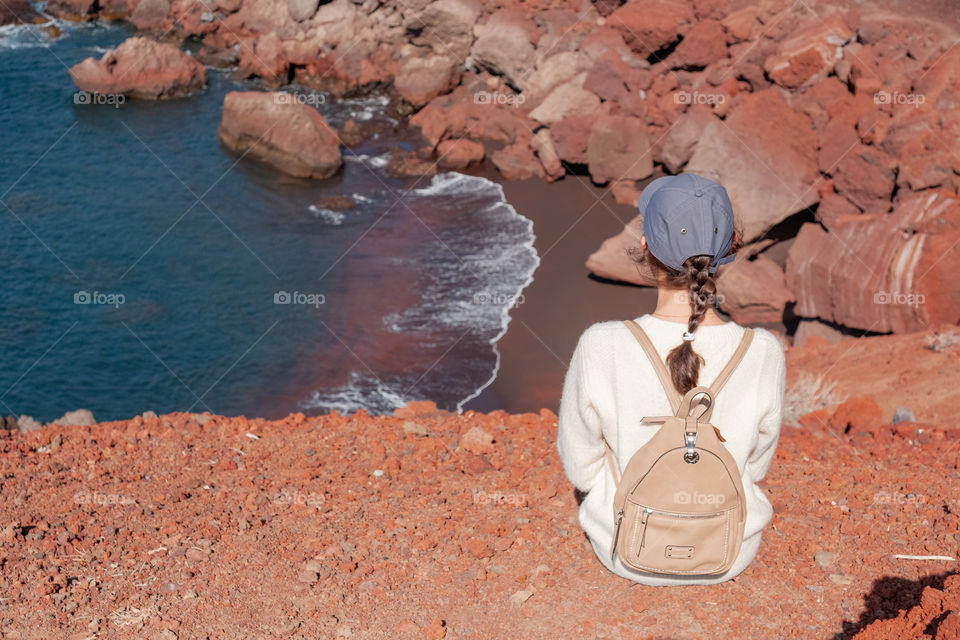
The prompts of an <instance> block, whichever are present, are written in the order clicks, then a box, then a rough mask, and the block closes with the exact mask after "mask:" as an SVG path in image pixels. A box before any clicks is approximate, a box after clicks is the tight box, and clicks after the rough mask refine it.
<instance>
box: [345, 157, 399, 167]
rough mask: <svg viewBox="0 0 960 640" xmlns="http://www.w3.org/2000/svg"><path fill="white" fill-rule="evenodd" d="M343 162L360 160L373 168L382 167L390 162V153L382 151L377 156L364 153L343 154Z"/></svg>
mask: <svg viewBox="0 0 960 640" xmlns="http://www.w3.org/2000/svg"><path fill="white" fill-rule="evenodd" d="M343 160H344V161H345V162H360V163H363V164H365V165H367V166H369V167H373V168H374V169H382V168H383V167H385V166H387V163H388V162H390V154H389V153H384V154H381V155H379V156H369V155H367V154H365V153H357V154H353V155H346V156H343Z"/></svg>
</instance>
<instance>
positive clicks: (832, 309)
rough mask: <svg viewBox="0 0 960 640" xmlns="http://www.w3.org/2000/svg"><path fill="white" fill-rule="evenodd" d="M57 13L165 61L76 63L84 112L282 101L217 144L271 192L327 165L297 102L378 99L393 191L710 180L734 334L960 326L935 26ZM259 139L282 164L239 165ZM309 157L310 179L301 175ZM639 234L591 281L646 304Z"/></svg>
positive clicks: (439, 7) (901, 20) (903, 21)
mask: <svg viewBox="0 0 960 640" xmlns="http://www.w3.org/2000/svg"><path fill="white" fill-rule="evenodd" d="M47 11H48V12H49V13H50V14H51V15H56V16H59V17H62V18H66V19H74V20H91V19H108V18H109V19H116V18H119V17H122V18H124V19H127V20H129V21H130V22H131V23H132V24H133V25H134V26H136V27H137V29H138V30H139V31H140V32H141V34H143V35H144V36H146V38H153V39H156V40H159V41H161V42H155V43H153V44H147V43H150V42H151V41H150V40H148V39H146V38H144V37H140V36H138V37H136V38H133V39H131V41H128V42H126V43H124V44H123V45H121V46H120V47H118V48H117V49H116V51H113V52H109V53H108V54H106V55H105V56H104V58H103V59H102V60H100V61H96V60H93V59H89V60H86V61H84V62H82V63H80V64H79V65H77V66H76V67H74V69H73V70H72V71H71V74H72V76H73V77H74V80H75V81H76V82H77V84H78V86H80V88H81V89H84V90H86V91H93V92H101V93H121V94H125V95H131V96H134V97H153V98H168V97H174V96H178V95H185V94H188V93H189V92H190V91H192V90H196V88H197V87H198V86H202V83H203V74H202V72H201V71H198V70H196V67H197V66H198V65H197V61H200V62H202V63H204V64H209V65H214V66H232V67H235V74H236V76H237V77H239V78H258V79H259V80H260V81H261V82H262V83H263V84H264V85H265V86H267V87H272V88H284V89H285V91H284V92H281V93H279V94H273V101H274V103H277V102H284V101H287V102H289V103H290V104H287V105H284V106H285V108H284V109H283V110H282V111H281V110H276V109H273V108H272V106H271V108H270V109H269V110H270V111H271V112H276V115H275V116H269V115H268V114H266V110H267V107H266V106H264V107H263V108H262V109H260V110H251V111H249V115H248V116H247V122H246V123H245V124H244V127H245V128H246V129H248V130H249V131H248V133H247V135H248V136H249V137H250V143H249V144H247V145H246V146H245V145H244V144H239V143H237V142H236V138H233V137H230V136H227V137H226V138H224V142H225V145H226V146H227V147H228V148H231V149H233V150H235V151H237V152H239V153H243V152H245V151H250V150H251V149H253V148H254V147H258V146H260V147H265V148H264V149H263V150H261V151H260V152H259V153H257V152H254V153H253V154H252V157H259V158H260V159H262V160H265V161H267V162H269V163H270V164H272V165H273V166H274V167H275V168H278V169H279V170H281V171H286V172H289V173H292V174H293V175H298V176H312V177H318V178H323V177H327V176H329V175H331V167H333V166H334V165H335V164H336V163H335V162H333V161H332V160H331V159H330V157H331V156H332V155H333V154H335V153H336V150H335V149H334V148H333V147H334V146H335V145H336V143H335V142H334V141H332V139H331V138H330V136H329V135H327V134H328V133H329V132H330V130H329V127H326V128H325V127H324V125H318V126H313V127H308V130H309V133H308V134H307V135H305V136H304V135H299V134H300V133H302V132H303V131H305V130H304V128H303V127H304V125H303V124H302V123H303V122H304V121H306V120H308V119H316V115H315V114H316V111H317V109H316V106H315V105H310V104H303V102H304V100H301V98H303V97H304V96H306V94H302V92H303V91H307V90H320V91H323V92H329V95H331V96H332V97H333V99H336V98H337V97H341V96H347V95H352V94H356V93H359V92H364V91H370V90H379V89H383V88H391V89H392V90H393V91H395V92H396V93H397V94H399V96H400V97H401V98H402V99H403V102H402V104H401V108H400V111H401V112H402V113H405V114H407V115H409V116H410V120H409V122H410V124H411V125H413V126H415V127H417V128H418V129H419V131H420V132H421V133H422V135H423V146H422V148H421V149H420V150H418V151H417V152H406V153H400V152H398V154H397V155H396V157H395V158H393V159H392V162H391V167H390V168H391V171H392V172H395V173H399V174H405V175H425V174H426V175H429V174H431V173H433V172H435V171H436V170H437V166H438V165H439V166H441V167H445V168H454V169H462V168H465V167H468V166H470V165H471V164H473V163H477V162H480V161H483V160H484V159H487V160H489V162H490V163H492V165H493V166H494V167H495V168H496V170H497V171H498V172H499V174H500V175H501V176H502V177H503V178H504V179H508V180H512V179H525V178H535V179H541V180H546V181H554V180H558V179H561V178H562V177H563V176H564V175H566V174H569V173H571V172H579V173H587V174H589V175H590V177H591V179H592V180H593V181H594V183H596V184H600V185H606V186H607V188H608V190H609V192H610V193H611V194H612V195H613V197H614V198H615V199H616V200H617V201H618V202H624V203H629V204H633V203H635V202H636V198H637V194H638V191H639V189H640V188H642V186H643V184H645V181H646V180H648V179H650V178H651V177H652V176H654V175H658V174H661V173H677V172H681V171H692V172H696V173H700V174H703V175H706V176H708V177H711V178H714V179H717V180H719V181H720V182H721V183H723V184H724V185H725V186H726V187H727V189H728V191H729V192H730V194H731V197H732V199H733V201H734V205H735V210H736V211H737V213H738V216H739V217H740V220H741V226H742V229H741V231H742V239H743V240H744V242H746V243H747V246H746V248H745V249H744V250H743V251H742V257H741V259H739V260H738V261H737V262H736V263H735V264H733V265H730V266H728V267H725V270H726V271H728V272H731V273H733V272H735V273H736V276H731V277H728V278H726V284H725V285H724V289H725V290H724V291H722V292H721V293H722V294H723V295H722V296H721V299H720V304H721V307H722V308H723V309H724V310H725V311H726V312H727V313H729V314H730V315H731V316H732V317H733V318H734V319H735V320H737V321H738V322H764V321H768V320H769V319H771V318H775V319H780V320H785V321H787V322H788V323H789V324H790V325H791V331H792V330H793V328H794V327H795V326H802V325H805V324H808V323H811V322H818V321H819V322H826V323H829V324H832V325H834V326H835V327H837V328H838V329H839V330H840V331H844V330H849V331H854V332H860V333H864V332H868V333H887V332H909V331H916V330H919V329H922V328H927V327H930V326H933V325H936V324H939V323H941V322H955V321H956V318H957V317H960V301H958V300H956V299H955V297H954V296H951V295H947V294H946V293H945V292H944V290H945V289H948V288H949V283H950V282H951V278H952V273H953V272H954V271H955V269H956V268H957V267H960V263H958V262H957V258H956V257H955V256H956V255H957V254H956V252H953V251H950V250H949V249H950V248H951V247H952V246H954V245H955V244H956V243H957V242H958V241H960V218H958V216H960V197H958V191H957V190H958V187H960V160H958V159H957V155H956V153H955V151H954V150H955V149H956V148H957V147H958V144H960V81H958V79H957V77H956V74H951V72H950V70H951V69H956V68H957V67H958V66H960V48H958V47H955V46H954V45H955V44H956V43H957V42H958V41H960V35H958V32H957V31H956V30H953V29H952V28H951V26H950V25H949V23H946V22H937V21H935V20H930V19H927V18H924V17H919V16H906V15H899V14H897V13H894V12H892V11H890V10H888V9H886V8H884V7H882V6H879V5H878V6H870V7H866V6H853V7H849V6H847V5H842V4H828V3H817V4H816V11H814V10H813V9H810V8H808V7H801V6H798V5H796V4H790V3H787V2H777V1H772V0H765V1H764V2H761V3H759V4H756V5H752V4H751V5H744V6H740V5H739V4H737V3H733V4H728V3H721V2H703V1H701V2H690V1H687V0H658V1H657V2H652V3H651V2H644V3H641V2H639V1H637V0H634V1H633V2H626V3H609V2H597V3H593V4H591V3H590V2H578V3H575V2H563V1H558V2H544V3H534V4H528V3H524V4H517V5H513V4H506V5H503V6H501V5H488V4H483V3H478V2H473V1H472V0H435V1H429V2H428V1H425V0H416V1H412V2H403V3H382V2H380V1H379V0H361V1H360V2H355V1H352V0H334V1H332V2H318V1H317V0H288V1H287V2H268V1H266V0H221V1H219V2H216V3H214V4H212V5H207V4H204V3H192V2H188V1H186V0H175V1H173V2H170V1H169V0H139V1H137V0H114V1H113V2H108V3H104V4H100V3H94V2H91V1H90V0H56V1H55V2H51V3H49V4H48V5H47ZM185 42H193V43H200V48H199V50H198V52H197V54H196V59H194V58H192V57H190V56H187V55H186V54H180V55H179V56H177V55H175V54H176V53H177V52H176V51H171V49H176V47H177V46H179V45H181V44H183V43H185ZM134 43H136V44H134ZM108 69H114V71H112V73H109V72H108V71H107V70H108ZM117 70H122V71H121V72H120V73H118V72H117ZM291 83H294V84H291ZM158 84H160V85H164V86H163V87H162V88H158ZM141 85H145V86H146V89H138V88H137V87H138V86H141ZM249 99H250V100H254V99H255V98H254V96H250V98H249ZM320 111H321V112H322V108H321V109H320ZM224 118H225V122H226V121H227V120H228V119H230V120H232V121H234V122H237V120H236V118H232V117H231V114H230V113H229V110H227V109H225V114H224ZM355 125H356V123H351V127H354V129H356V127H355ZM268 126H270V127H273V126H275V127H276V129H271V131H272V132H273V134H271V135H272V137H273V138H275V139H276V140H274V141H268V142H262V143H261V144H259V145H256V144H253V142H256V141H257V140H258V139H261V138H263V136H264V135H265V133H266V131H267V128H268ZM229 128H230V127H229V126H227V125H226V124H224V125H223V126H221V134H223V131H224V130H228V129H229ZM325 129H326V130H325ZM333 133H337V132H333ZM274 134H276V135H274ZM351 135H356V130H354V131H353V132H352V133H348V134H347V135H340V137H339V140H340V143H341V144H344V145H349V143H350V137H351ZM361 135H362V134H361ZM318 136H320V137H322V138H324V141H323V142H322V143H317V142H316V140H318V139H319V138H318ZM221 137H222V138H223V135H222V136H221ZM277 140H280V142H279V143H278V142H277ZM317 146H319V147H321V148H323V149H324V151H323V152H322V154H321V155H323V156H324V159H322V160H319V161H318V163H319V164H318V165H317V166H314V165H311V164H310V163H309V162H307V163H306V164H304V159H305V158H308V157H309V156H310V153H311V150H312V149H313V148H315V147H317ZM640 230H641V227H640V221H639V217H638V218H637V219H635V220H633V221H631V222H630V223H629V224H628V225H627V226H626V227H625V229H624V232H623V233H622V234H620V236H618V237H617V238H611V239H610V240H609V241H608V242H607V243H604V245H603V246H602V247H601V248H599V249H598V250H597V251H596V252H595V253H594V254H593V255H592V256H590V258H589V260H588V261H587V267H588V268H589V269H590V270H591V271H592V272H593V273H595V274H596V275H599V276H602V277H604V278H609V279H613V280H621V281H626V282H633V283H637V284H650V282H651V281H650V277H649V273H647V272H646V271H644V270H643V269H640V270H638V269H637V268H636V266H635V265H634V264H633V263H632V262H631V261H630V259H629V257H628V256H627V255H626V249H628V248H629V247H630V246H632V245H635V244H636V240H637V237H638V235H639V232H640ZM771 256H776V257H775V258H771ZM758 291H762V292H764V296H758V295H757V293H756V292H758Z"/></svg>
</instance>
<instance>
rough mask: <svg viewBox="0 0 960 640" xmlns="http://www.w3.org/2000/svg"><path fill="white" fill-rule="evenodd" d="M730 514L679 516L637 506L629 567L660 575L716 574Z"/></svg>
mask: <svg viewBox="0 0 960 640" xmlns="http://www.w3.org/2000/svg"><path fill="white" fill-rule="evenodd" d="M732 512H733V510H732V509H727V510H725V511H716V512H710V513H680V512H669V511H659V510H656V509H650V508H647V507H643V506H640V508H639V509H638V510H637V515H636V518H637V522H636V524H635V527H634V530H633V534H634V535H633V536H632V539H631V541H630V543H631V544H630V555H631V560H632V561H633V562H632V563H631V564H633V565H634V566H635V567H636V568H638V569H643V570H647V571H656V572H660V573H711V572H714V571H716V570H717V569H719V568H720V567H722V566H723V565H724V563H726V561H727V554H728V552H729V547H730V525H731V514H732Z"/></svg>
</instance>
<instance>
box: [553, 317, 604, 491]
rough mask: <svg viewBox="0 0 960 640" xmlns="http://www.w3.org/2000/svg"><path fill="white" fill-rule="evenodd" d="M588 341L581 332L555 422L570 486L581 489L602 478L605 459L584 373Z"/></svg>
mask: <svg viewBox="0 0 960 640" xmlns="http://www.w3.org/2000/svg"><path fill="white" fill-rule="evenodd" d="M588 344H589V340H588V332H584V334H583V335H581V336H580V340H579V341H578V342H577V347H576V349H575V350H574V352H573V358H572V359H571V361H570V366H569V368H568V369H567V375H566V378H565V379H564V383H563V394H562V396H561V398H560V413H559V415H558V426H557V448H558V450H559V452H560V460H561V461H562V462H563V468H564V471H565V472H566V474H567V478H569V479H570V482H571V483H573V486H575V487H576V488H577V489H579V490H581V491H584V492H588V491H590V490H591V489H592V488H593V487H594V486H596V484H597V483H598V482H599V481H600V480H601V479H602V477H603V470H604V469H603V465H604V462H605V457H604V456H605V450H604V445H603V437H602V434H601V426H600V415H599V413H598V412H597V408H596V405H595V404H594V399H593V398H592V397H591V393H590V388H589V384H588V379H587V376H586V373H587V370H588V369H587V366H586V357H587V353H588V351H589V349H588Z"/></svg>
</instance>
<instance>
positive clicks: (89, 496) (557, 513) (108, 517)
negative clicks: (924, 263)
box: [0, 403, 960, 640]
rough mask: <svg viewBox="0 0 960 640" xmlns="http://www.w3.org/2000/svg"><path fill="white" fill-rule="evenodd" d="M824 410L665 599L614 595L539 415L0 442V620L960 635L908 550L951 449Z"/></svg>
mask: <svg viewBox="0 0 960 640" xmlns="http://www.w3.org/2000/svg"><path fill="white" fill-rule="evenodd" d="M839 414H840V412H839V411H838V415H836V416H829V417H828V418H827V420H826V422H822V421H818V420H808V422H810V423H811V426H809V427H807V428H805V429H802V430H801V429H794V428H791V427H784V431H783V433H782V435H781V439H780V443H779V447H778V451H777V455H776V459H775V461H774V463H773V466H772V468H771V470H770V473H769V475H768V476H767V478H766V480H765V481H764V485H763V486H764V487H765V490H766V491H767V495H768V496H769V498H770V500H771V502H772V503H773V505H774V507H775V509H776V513H775V516H774V519H773V521H772V523H771V525H770V527H769V528H768V529H767V531H766V532H765V534H764V539H763V544H762V546H761V548H760V552H759V554H758V556H757V558H756V560H755V561H754V563H753V564H752V565H751V566H750V567H749V568H748V569H747V570H746V571H745V572H744V573H743V574H741V575H740V576H738V577H737V578H736V579H734V580H732V581H730V582H728V583H725V584H722V585H718V586H711V587H694V588H686V589H677V588H661V589H657V588H651V587H645V586H641V585H633V584H631V583H628V582H626V581H624V580H622V579H620V578H617V577H615V576H613V575H611V574H609V573H607V572H606V571H605V570H604V569H603V568H602V567H601V565H600V564H599V562H597V560H596V559H595V557H594V555H593V552H592V550H591V548H590V546H589V544H588V542H587V540H586V539H585V538H584V536H583V534H582V532H581V530H580V528H579V526H578V524H577V519H576V507H577V502H576V497H575V495H574V492H573V489H572V488H571V486H570V485H569V484H568V483H567V482H566V480H565V478H564V475H563V470H562V468H561V465H560V462H559V459H558V457H557V454H556V450H555V434H556V416H555V415H554V414H553V413H551V412H550V411H547V410H543V411H541V412H540V413H539V414H530V413H528V414H522V415H509V414H506V413H503V412H493V413H489V414H478V413H471V412H468V413H466V414H464V415H452V414H447V413H444V412H437V411H436V410H435V408H434V407H433V405H432V404H430V403H415V404H413V405H410V406H409V407H407V408H405V409H401V410H398V411H397V415H396V416H393V417H380V418H373V417H369V416H367V415H365V414H364V413H363V412H361V413H358V414H356V415H353V416H346V417H345V416H340V415H336V414H334V415H330V416H322V417H316V418H305V417H304V416H303V415H299V414H298V415H293V416H290V417H288V418H287V419H285V420H280V421H275V422H268V421H264V420H247V419H244V418H224V417H220V416H211V415H207V414H204V415H198V414H193V415H191V414H171V415H167V416H160V417H155V416H152V415H151V416H149V417H148V418H147V419H146V420H144V419H143V418H140V417H138V418H135V419H133V420H130V421H125V422H115V423H103V424H97V425H94V426H90V427H57V426H54V427H48V428H45V429H41V430H38V431H34V432H30V433H19V432H2V436H0V472H2V474H3V483H2V485H0V487H2V488H0V491H2V493H3V500H2V501H0V566H2V572H0V628H2V630H3V638H4V639H12V638H71V639H77V640H79V639H81V638H88V639H92V638H158V639H162V640H173V639H176V638H182V639H186V638H191V639H193V638H284V637H290V638H336V637H342V638H424V637H425V638H443V637H446V638H574V637H577V638H580V637H597V638H658V639H667V638H677V639H679V638H683V639H688V638H705V639H706V638H710V639H716V638H730V639H737V640H740V639H743V638H835V639H841V638H857V639H858V640H864V639H867V638H870V639H879V638H883V639H891V638H937V639H939V640H947V639H955V638H958V637H960V631H958V630H960V615H958V613H957V611H958V603H960V577H958V576H957V563H956V561H955V560H948V559H918V558H922V557H927V556H945V557H951V558H956V557H957V555H958V554H957V551H958V549H957V547H958V541H960V519H958V516H957V515H956V511H957V510H958V508H960V503H958V495H957V493H956V487H957V486H958V480H960V478H958V476H960V472H958V462H960V449H958V447H957V446H956V442H957V436H958V435H960V434H958V432H957V430H956V429H953V428H952V427H950V426H935V425H925V424H919V423H900V424H898V425H893V426H891V425H879V424H874V425H872V426H871V427H870V428H869V429H864V428H862V425H857V424H854V425H852V426H851V425H848V424H841V423H845V422H846V418H843V416H842V415H839ZM851 415H855V412H854V413H852V414H851ZM854 422H855V423H856V422H857V421H856V419H854ZM828 425H829V426H828ZM848 426H850V427H851V428H849V429H848V428H847V427H848ZM902 556H908V557H902Z"/></svg>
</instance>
